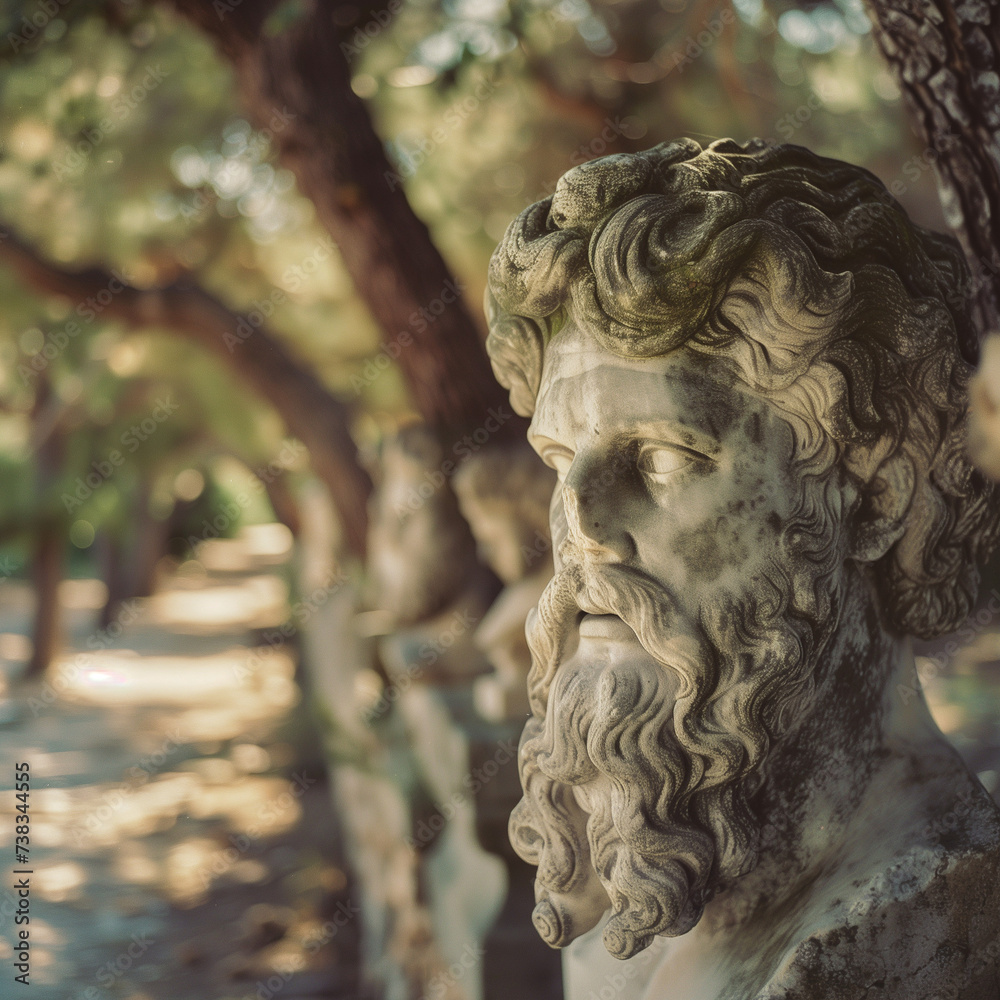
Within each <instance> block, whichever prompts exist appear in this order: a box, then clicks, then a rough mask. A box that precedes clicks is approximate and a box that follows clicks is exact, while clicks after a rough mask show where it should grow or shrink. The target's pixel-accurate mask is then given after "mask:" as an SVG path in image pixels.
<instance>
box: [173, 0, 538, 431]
mask: <svg viewBox="0 0 1000 1000" xmlns="http://www.w3.org/2000/svg"><path fill="white" fill-rule="evenodd" d="M172 4H173V6H174V7H175V8H176V9H177V10H178V11H180V12H181V13H182V14H183V15H184V16H185V17H187V18H188V19H189V20H191V21H192V22H193V23H194V24H196V25H197V26H198V27H199V28H201V29H202V30H203V31H204V32H205V33H206V34H207V35H209V37H211V38H212V39H213V40H214V41H215V43H216V45H217V46H218V48H219V49H220V51H221V52H222V53H223V54H224V55H225V56H226V57H227V58H228V59H229V60H231V62H232V63H233V66H234V67H235V70H236V75H237V79H238V82H239V87H240V90H241V92H242V95H243V100H244V103H245V105H246V107H247V109H248V112H249V114H250V115H251V116H252V118H253V119H254V121H255V123H256V125H257V126H258V127H260V128H263V129H266V130H268V132H269V133H270V134H271V135H272V141H273V142H274V144H275V146H276V147H277V150H278V153H279V155H280V157H281V160H282V162H283V163H285V164H286V165H287V166H288V167H289V169H291V170H292V171H293V172H294V173H295V175H296V177H297V178H298V182H299V186H300V188H301V189H302V191H303V192H304V193H305V194H306V195H307V196H308V197H310V198H311V199H312V201H313V203H314V204H315V206H316V211H317V214H318V216H319V218H320V220H321V221H322V222H323V224H324V225H325V226H326V228H327V229H328V230H329V232H330V234H331V236H332V237H333V238H334V240H335V241H336V242H337V244H338V246H339V248H340V253H341V255H342V257H343V260H344V264H345V267H346V269H347V271H348V273H349V274H350V275H351V278H352V279H353V281H354V284H355V287H356V289H357V291H358V294H359V295H360V296H361V298H362V299H363V300H364V301H365V302H366V303H367V305H368V308H369V309H370V311H371V314H372V316H373V317H374V318H375V320H376V322H377V323H378V325H379V327H380V328H381V330H382V333H383V337H384V339H385V343H386V344H387V345H393V348H394V350H393V353H394V354H395V348H397V347H398V348H401V350H400V351H399V353H398V355H397V362H398V364H399V366H400V368H401V370H402V372H403V375H404V377H405V379H406V382H407V385H408V387H409V390H410V393H411V397H412V400H413V403H414V405H415V406H416V408H417V409H418V410H419V412H420V413H421V414H422V416H423V418H424V420H425V421H426V422H427V423H428V424H430V425H431V426H432V427H434V428H435V429H436V430H438V431H439V432H440V433H442V435H445V436H447V435H455V434H458V433H460V432H463V431H467V430H469V429H471V428H473V427H477V426H478V425H479V424H480V423H481V422H482V421H483V419H484V418H485V416H486V413H487V410H488V408H489V407H491V406H499V405H502V404H504V403H505V402H506V394H505V393H504V391H503V390H502V389H501V387H500V386H499V385H498V384H497V382H496V380H495V379H494V377H493V373H492V370H491V368H490V364H489V359H488V358H487V355H486V350H485V347H484V343H483V337H482V331H481V330H480V328H479V326H478V324H477V322H476V321H475V320H474V319H473V316H472V314H471V313H470V311H469V309H468V307H467V305H466V304H465V302H464V300H463V298H462V296H461V294H457V293H456V290H459V291H460V286H458V285H457V283H456V282H455V280H454V278H453V276H452V274H451V272H450V271H449V269H448V267H447V265H446V264H445V262H444V260H443V259H442V257H441V254H440V253H439V252H438V250H437V248H436V247H435V245H434V243H433V241H432V240H431V237H430V234H429V233H428V230H427V227H426V226H425V225H424V224H423V222H421V221H420V220H419V219H418V218H417V216H416V215H415V214H414V212H413V210H412V209H411V207H410V205H409V202H408V201H407V199H406V195H405V193H404V192H403V190H402V187H401V183H402V181H401V179H400V178H399V176H398V175H397V174H396V172H395V170H394V168H393V167H392V165H391V164H390V163H389V161H388V159H387V158H386V155H385V152H384V150H383V146H382V142H381V140H380V139H379V137H378V135H377V134H376V132H375V129H374V128H373V126H372V122H371V119H370V117H369V115H368V112H367V110H366V108H365V106H364V103H363V102H362V101H361V99H360V98H359V97H358V96H357V95H356V94H355V93H354V91H353V90H352V89H351V70H350V65H349V64H348V61H347V58H346V55H345V50H344V49H342V47H341V46H342V44H344V43H346V42H347V41H348V39H349V35H348V33H347V32H346V31H343V29H338V28H337V27H336V25H335V24H334V22H333V16H332V15H333V10H334V7H333V6H331V5H328V4H326V3H312V4H309V5H304V6H303V7H302V13H301V16H300V17H299V18H298V19H297V20H295V21H294V22H293V23H291V24H287V25H284V26H283V27H282V28H280V29H276V28H275V27H274V26H273V24H272V22H271V21H270V20H269V18H270V17H271V16H272V15H273V14H274V12H275V8H276V7H277V6H278V4H277V3H276V2H275V0H241V2H240V3H239V5H238V6H237V5H236V4H231V5H230V8H231V9H230V10H229V11H228V12H221V13H219V12H216V10H215V9H214V8H213V5H212V4H209V3H206V2H204V0H172ZM421 310H424V311H425V312H423V313H422V312H421ZM428 317H430V319H429V320H428ZM401 335H402V336H401ZM411 338H412V339H411ZM407 345H409V346H407ZM514 423H517V421H515V420H512V421H509V422H508V426H507V427H505V430H507V431H508V432H514V428H513V427H512V426H510V425H513V424H514ZM519 427H520V429H521V430H523V427H521V426H520V425H519Z"/></svg>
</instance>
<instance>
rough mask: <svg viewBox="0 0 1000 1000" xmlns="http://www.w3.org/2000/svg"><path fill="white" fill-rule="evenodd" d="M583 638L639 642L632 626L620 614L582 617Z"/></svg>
mask: <svg viewBox="0 0 1000 1000" xmlns="http://www.w3.org/2000/svg"><path fill="white" fill-rule="evenodd" d="M580 638H581V639H615V640H618V641H620V642H638V641H639V638H638V636H637V635H636V634H635V632H633V631H632V628H631V626H629V625H626V624H625V622H624V621H623V620H622V619H621V618H619V617H618V615H584V616H583V618H581V619H580Z"/></svg>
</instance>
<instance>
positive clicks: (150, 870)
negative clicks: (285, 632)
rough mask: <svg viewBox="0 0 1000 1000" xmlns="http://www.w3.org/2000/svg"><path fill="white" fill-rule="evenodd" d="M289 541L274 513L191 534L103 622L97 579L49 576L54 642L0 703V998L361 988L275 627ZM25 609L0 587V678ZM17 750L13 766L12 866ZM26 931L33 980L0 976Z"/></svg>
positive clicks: (256, 998)
mask: <svg viewBox="0 0 1000 1000" xmlns="http://www.w3.org/2000/svg"><path fill="white" fill-rule="evenodd" d="M286 548H287V546H286V544H285V540H284V538H283V536H282V533H281V531H280V530H279V529H277V528H275V527H273V526H271V527H264V528H261V529H258V530H256V531H253V532H251V533H249V534H248V535H247V536H245V537H243V538H241V539H239V540H234V541H228V542H212V543H209V544H208V545H206V546H205V547H204V548H203V550H202V551H201V552H200V554H199V555H200V562H199V563H193V562H191V563H188V564H186V565H185V566H184V567H182V568H181V571H180V572H179V573H178V574H176V575H175V576H173V577H172V578H171V579H169V580H168V581H166V583H165V586H164V587H163V588H162V589H161V591H160V592H159V593H158V594H157V595H156V596H154V597H153V598H150V599H148V600H145V601H140V602H134V603H132V604H129V605H127V606H126V607H125V608H124V609H123V611H122V613H121V614H120V615H119V617H118V619H117V620H116V621H115V622H113V623H112V625H111V626H110V627H109V628H108V629H106V630H99V629H97V628H96V627H95V621H96V619H95V606H96V605H97V604H98V603H99V600H100V594H99V589H100V588H99V587H97V586H95V585H94V584H93V582H88V581H76V582H73V583H71V584H70V585H68V586H67V587H66V588H65V591H64V599H65V600H64V603H65V604H66V605H67V611H68V614H69V619H70V633H71V638H72V649H71V650H70V651H68V652H67V653H66V654H65V655H64V656H63V658H62V659H61V660H60V662H59V664H58V665H57V666H56V667H55V668H54V670H53V671H52V672H51V673H50V676H49V678H48V679H47V680H46V681H44V682H40V683H35V684H33V685H31V686H30V687H21V688H14V689H13V694H12V696H11V698H10V699H9V700H8V701H7V702H6V704H4V705H0V713H2V715H3V720H4V721H3V723H2V724H0V749H2V754H0V757H2V760H3V762H4V764H3V768H2V770H0V870H2V871H3V873H4V877H3V891H2V892H0V959H2V962H0V997H3V998H6V997H15V996H25V997H29V998H30V1000H105V998H116V1000H117V998H121V1000H244V998H246V1000H251V998H252V1000H271V998H272V997H281V998H282V1000H301V998H305V997H328V998H338V1000H339V998H344V1000H347V998H352V1000H353V998H356V997H360V996H361V995H362V994H361V993H360V992H359V990H358V989H357V987H356V982H355V980H356V955H357V939H358V928H357V922H356V908H355V907H354V906H353V904H352V902H351V899H350V896H349V894H348V891H347V888H348V887H347V878H346V876H345V874H344V871H343V869H342V866H341V863H340V859H339V852H338V848H337V836H336V828H335V823H334V819H333V815H332V812H331V808H330V800H329V795H328V791H327V787H326V780H325V774H324V769H323V765H322V761H321V757H320V754H319V752H318V750H316V748H315V743H314V740H313V738H312V736H311V727H310V725H309V723H308V719H307V713H306V709H305V707H304V705H303V699H302V693H301V690H300V688H299V686H298V684H297V683H296V680H295V650H294V648H293V646H292V645H291V643H289V642H287V641H285V640H283V639H282V638H281V636H280V632H278V631H277V628H278V626H279V625H280V624H281V622H282V621H283V620H284V618H285V616H286V615H287V592H286V587H285V583H284V574H283V570H282V564H283V562H284V560H285V559H286V558H287V551H286ZM29 612H30V599H29V595H27V594H26V593H25V591H24V590H23V589H22V588H19V587H18V586H17V585H16V584H11V583H6V584H4V585H2V588H0V658H2V662H3V663H4V665H5V667H6V669H7V671H8V673H16V672H17V671H18V670H19V669H20V667H21V665H22V664H23V662H24V660H25V659H26V656H27V653H28V647H27V643H26V640H25V639H24V638H23V636H24V635H25V634H27V631H28V628H27V626H28V623H29ZM268 635H270V640H271V641H270V642H267V641H264V642H263V644H261V643H262V640H263V639H264V638H265V637H266V636H268ZM16 762H28V764H29V765H30V774H31V792H30V799H29V807H30V849H29V863H28V864H27V865H26V866H22V865H20V864H17V863H16V860H15V853H14V833H15V829H14V827H15V817H16V811H15V806H16V800H15V792H14V788H13V784H14V764H15V763H16ZM22 867H26V868H27V869H30V871H31V874H30V876H28V879H29V883H30V890H29V891H30V895H29V899H30V914H29V915H30V923H29V924H27V925H23V924H22V925H20V926H19V925H17V924H15V921H14V919H13V917H14V912H15V909H16V907H17V905H18V903H17V899H18V897H17V895H16V893H15V892H14V891H13V887H14V885H15V882H16V880H18V879H21V878H23V877H24V876H22V875H14V874H12V872H13V869H14V868H22ZM25 926H26V927H27V929H28V931H29V953H30V956H31V959H30V984H31V988H30V990H24V989H23V987H22V986H21V985H20V984H19V983H17V982H16V981H15V980H14V976H16V975H17V974H18V970H17V969H15V968H14V963H15V962H16V961H17V959H16V958H15V956H14V954H13V948H12V945H13V944H14V943H15V941H16V940H17V938H16V937H15V935H16V933H17V932H18V931H19V930H21V929H24V927H25Z"/></svg>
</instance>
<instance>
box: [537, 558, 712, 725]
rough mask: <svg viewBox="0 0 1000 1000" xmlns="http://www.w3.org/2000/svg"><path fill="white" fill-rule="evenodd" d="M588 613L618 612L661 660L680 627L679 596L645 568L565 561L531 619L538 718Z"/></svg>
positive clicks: (646, 647)
mask: <svg viewBox="0 0 1000 1000" xmlns="http://www.w3.org/2000/svg"><path fill="white" fill-rule="evenodd" d="M584 615H617V616H618V617H619V618H621V619H622V621H624V622H625V624H626V625H628V626H629V627H630V628H631V629H632V631H633V632H635V634H636V637H637V638H638V640H639V643H640V645H642V647H643V648H644V649H645V650H646V652H647V653H648V654H649V655H650V656H651V657H653V659H655V660H658V661H660V662H662V661H663V659H664V657H665V652H664V646H665V643H666V642H667V641H669V640H670V638H671V637H672V636H674V635H675V634H677V633H678V632H679V631H681V621H682V614H681V611H680V604H679V601H678V599H677V598H676V596H675V595H674V593H673V592H672V591H671V590H670V588H669V587H668V586H666V585H664V584H663V583H661V582H660V581H658V580H654V579H653V578H652V577H650V576H648V575H647V574H646V573H644V572H642V571H641V570H637V569H634V568H632V567H630V566H625V565H622V564H620V563H601V564H600V565H599V567H591V566H587V565H586V564H585V563H584V562H583V561H582V560H576V561H572V562H568V563H566V564H564V565H563V567H562V568H560V569H559V570H558V571H557V572H556V574H555V575H554V576H553V577H552V580H551V581H550V582H549V585H548V586H547V587H546V588H545V590H544V591H543V592H542V596H541V597H540V598H539V601H538V605H537V607H536V608H535V609H534V610H533V611H532V612H531V613H530V614H529V615H528V619H527V622H526V632H527V637H528V646H529V648H530V649H531V652H532V669H531V673H530V674H529V677H528V694H529V698H530V701H531V706H532V710H533V712H534V714H535V715H536V716H538V717H541V716H543V715H544V713H545V705H546V702H547V700H548V694H549V689H550V688H551V686H552V683H553V680H554V677H555V673H556V671H557V670H558V667H559V664H560V662H561V661H562V660H563V659H564V657H565V653H566V650H567V646H568V644H569V642H570V640H571V639H572V638H573V637H574V636H575V635H576V633H577V628H578V626H579V623H580V621H581V620H582V619H583V616H584ZM684 631H688V632H689V631H690V629H685V630H684ZM699 645H700V643H699Z"/></svg>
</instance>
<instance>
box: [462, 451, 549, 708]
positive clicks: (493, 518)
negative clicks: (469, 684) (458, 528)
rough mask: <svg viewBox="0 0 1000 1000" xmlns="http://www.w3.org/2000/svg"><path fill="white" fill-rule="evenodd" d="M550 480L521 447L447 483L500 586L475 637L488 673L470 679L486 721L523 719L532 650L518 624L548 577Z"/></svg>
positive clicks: (468, 466) (465, 467) (473, 465)
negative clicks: (485, 661) (487, 666)
mask: <svg viewBox="0 0 1000 1000" xmlns="http://www.w3.org/2000/svg"><path fill="white" fill-rule="evenodd" d="M555 478H556V477H555V474H554V473H553V471H552V470H551V469H550V468H548V467H547V466H545V465H543V464H542V463H541V462H540V461H539V460H538V456H537V455H536V454H535V453H534V452H533V451H532V450H531V449H530V448H528V446H527V445H526V444H523V443H521V444H519V445H517V446H503V445H502V446H498V447H495V448H490V449H484V450H483V451H481V452H479V453H478V454H476V455H473V456H472V457H471V458H469V459H467V460H466V461H465V462H464V463H463V464H462V466H461V468H460V469H459V470H458V471H457V472H456V473H455V475H454V477H453V479H452V486H453V488H454V490H455V496H456V497H457V498H458V504H459V507H460V508H461V511H462V515H463V516H464V517H465V519H466V521H468V523H469V527H470V528H471V529H472V534H473V536H474V537H475V539H476V543H477V546H478V548H479V553H480V558H481V559H482V560H483V562H485V563H486V564H487V565H488V566H489V567H490V568H491V569H492V570H493V572H494V573H496V575H497V576H498V577H499V578H500V579H501V580H502V581H503V584H504V589H503V590H502V591H501V592H500V595H499V596H498V597H497V599H496V600H495V601H494V602H493V604H492V606H491V607H490V609H489V611H488V612H487V613H486V614H485V616H484V617H483V620H482V622H481V623H480V625H479V627H478V628H477V629H476V633H475V636H474V640H475V643H476V645H477V646H478V647H479V649H480V650H482V652H483V654H484V655H485V657H486V658H487V660H489V662H490V665H491V666H492V667H493V669H494V672H493V673H492V674H488V675H487V676H485V677H481V678H479V679H478V680H477V681H476V682H475V701H476V708H477V709H478V711H479V714H480V715H481V716H482V717H483V718H485V719H488V720H490V721H491V722H502V721H506V720H514V719H520V721H522V722H523V721H524V720H525V719H526V718H527V716H528V714H529V706H528V688H527V679H528V670H529V669H530V667H531V651H530V650H529V649H528V643H527V640H526V638H525V634H524V624H525V620H526V618H527V616H528V613H529V612H530V611H531V609H532V608H533V607H534V606H535V605H536V604H537V603H538V599H539V598H540V597H541V595H542V591H544V589H545V587H546V586H547V584H548V582H549V580H550V579H551V578H552V540H551V537H550V535H549V501H550V499H551V498H552V490H553V487H554V486H555Z"/></svg>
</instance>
